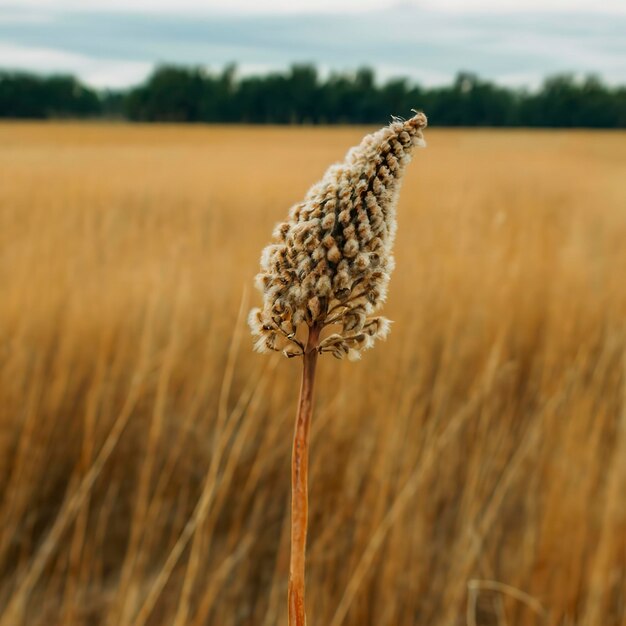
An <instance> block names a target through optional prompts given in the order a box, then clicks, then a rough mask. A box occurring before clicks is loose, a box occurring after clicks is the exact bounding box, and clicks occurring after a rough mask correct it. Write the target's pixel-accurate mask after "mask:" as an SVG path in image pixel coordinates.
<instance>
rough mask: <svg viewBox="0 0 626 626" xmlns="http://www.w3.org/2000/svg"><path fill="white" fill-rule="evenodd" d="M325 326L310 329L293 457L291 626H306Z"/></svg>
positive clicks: (315, 326)
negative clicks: (311, 479)
mask: <svg viewBox="0 0 626 626" xmlns="http://www.w3.org/2000/svg"><path fill="white" fill-rule="evenodd" d="M320 330H321V327H319V326H318V325H313V326H311V327H310V328H309V337H308V339H307V344H306V348H305V350H304V356H303V369H302V384H301V386H300V400H299V401H298V413H297V415H296V425H295V429H294V434H293V450H292V456H291V560H290V563H289V598H288V602H289V626H306V615H305V610H304V561H305V551H306V530H307V518H308V479H307V475H308V465H309V430H310V426H311V414H312V413H313V386H314V383H315V366H316V364H317V356H318V353H317V345H318V342H319V335H320Z"/></svg>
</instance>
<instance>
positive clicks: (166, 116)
mask: <svg viewBox="0 0 626 626" xmlns="http://www.w3.org/2000/svg"><path fill="white" fill-rule="evenodd" d="M413 108H418V109H423V110H424V111H427V113H428V117H429V120H430V122H431V123H432V125H437V126H526V127H563V128H571V127H583V128H584V127H586V128H625V127H626V86H619V87H609V86H607V85H606V84H604V83H603V82H602V81H601V80H600V79H599V78H597V77H595V76H588V77H586V78H583V79H577V78H575V77H574V76H573V75H569V74H562V75H558V76H552V77H550V78H548V79H546V80H545V81H544V83H543V85H542V86H541V87H540V88H539V89H538V90H535V91H528V90H524V89H511V88H505V87H501V86H498V85H496V84H494V83H492V82H490V81H486V80H483V79H481V78H480V77H478V76H477V75H476V74H473V73H469V72H461V73H459V74H458V75H457V76H456V78H455V79H454V81H453V82H452V83H451V84H450V85H447V86H443V87H431V88H425V87H422V86H419V85H417V84H414V83H411V82H409V81H408V80H406V79H403V78H398V79H393V80H390V81H388V82H386V83H384V84H379V83H378V82H377V81H376V77H375V74H374V72H373V71H372V70H371V69H369V68H361V69H359V70H357V71H355V72H351V73H334V74H330V75H329V76H328V77H327V78H325V79H322V78H320V76H319V74H318V72H317V70H316V68H315V67H314V66H311V65H294V66H292V67H291V68H290V69H289V70H287V71H285V72H276V73H271V74H267V75H265V76H246V77H238V76H237V73H236V68H235V66H234V65H231V66H228V67H226V68H224V69H223V70H222V71H221V72H217V73H213V72H210V71H207V70H206V69H204V68H201V67H180V66H172V65H164V66H160V67H157V68H156V69H155V70H154V72H153V73H152V74H151V75H150V76H149V77H148V79H147V80H146V81H145V82H144V83H143V84H141V85H138V86H135V87H131V88H129V89H126V90H121V91H111V90H95V89H92V88H90V87H88V86H86V85H84V84H81V83H80V81H78V80H77V79H76V78H75V77H73V76H69V75H63V76H37V75H33V74H28V73H24V72H7V71H0V117H4V118H38V119H52V118H108V119H127V120H131V121H142V122H220V123H251V124H373V123H384V122H386V121H387V120H388V119H389V115H390V114H391V113H394V114H399V115H408V114H409V112H410V110H411V109H413Z"/></svg>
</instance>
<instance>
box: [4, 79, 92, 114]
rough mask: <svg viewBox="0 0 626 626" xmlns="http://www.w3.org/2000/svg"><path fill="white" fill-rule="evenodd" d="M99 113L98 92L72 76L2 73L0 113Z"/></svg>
mask: <svg viewBox="0 0 626 626" xmlns="http://www.w3.org/2000/svg"><path fill="white" fill-rule="evenodd" d="M100 113H101V104H100V100H99V98H98V95H97V93H96V92H95V91H93V90H92V89H89V88H87V87H85V86H83V85H81V84H80V83H79V82H78V81H77V80H76V79H75V78H74V77H73V76H51V77H45V78H42V77H39V76H34V75H31V74H25V73H12V72H1V73H0V117H15V118H50V117H89V116H95V115H98V114H100Z"/></svg>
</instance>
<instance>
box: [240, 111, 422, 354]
mask: <svg viewBox="0 0 626 626" xmlns="http://www.w3.org/2000/svg"><path fill="white" fill-rule="evenodd" d="M425 127H426V116H425V115H424V114H423V113H416V114H415V115H414V117H412V118H411V119H409V120H406V121H404V120H400V119H395V118H394V121H393V122H392V123H391V124H390V125H389V126H386V127H385V128H382V129H381V130H379V131H377V132H375V133H373V134H371V135H367V136H366V137H365V138H364V139H363V140H362V141H361V143H360V145H358V146H356V147H354V148H352V149H351V150H349V151H348V154H347V155H346V157H345V160H344V161H343V162H341V163H337V164H335V165H333V166H331V167H330V168H329V169H328V170H327V171H326V173H325V174H324V177H323V178H322V180H321V181H320V182H318V183H317V184H316V185H314V186H313V187H311V189H310V190H309V192H308V193H307V195H306V197H305V199H304V201H303V202H300V203H299V204H296V205H295V206H293V207H292V208H291V209H290V211H289V217H288V218H287V221H285V222H283V223H281V224H278V225H277V226H276V229H275V230H274V240H275V241H274V243H272V244H270V245H269V246H267V247H266V248H265V249H264V250H263V253H262V255H261V272H260V273H259V274H258V275H257V287H258V288H259V290H260V291H261V292H262V293H263V307H262V308H261V309H253V310H252V311H251V312H250V317H249V324H250V327H251V329H252V334H253V335H254V336H255V338H256V340H257V341H256V346H255V347H256V349H257V350H259V351H260V352H265V351H267V350H279V351H283V352H284V354H285V355H286V356H297V355H299V354H301V353H302V351H303V346H302V344H301V343H300V342H299V341H298V340H297V338H296V332H297V330H298V327H299V326H300V325H301V324H303V323H306V324H307V325H308V326H309V327H311V326H314V325H317V326H318V327H320V328H323V327H330V331H329V332H330V334H328V335H327V336H326V337H325V338H323V339H322V340H321V342H320V343H319V346H318V348H317V349H318V350H319V351H320V352H330V353H331V354H333V356H335V357H337V358H343V357H344V356H347V357H349V358H351V359H355V358H359V357H360V353H361V351H362V350H364V349H367V348H370V347H371V346H372V345H373V343H374V341H375V340H376V339H383V338H385V337H386V336H387V334H388V332H389V325H390V322H389V321H388V320H387V319H385V318H383V317H372V315H373V314H374V313H375V312H376V311H377V310H378V309H379V308H380V307H381V305H382V304H383V302H384V301H385V298H386V295H387V286H388V283H389V277H390V274H391V272H392V270H393V267H394V259H393V255H392V246H393V241H394V238H395V233H396V202H397V199H398V193H399V190H400V182H401V179H402V175H403V173H404V169H405V167H406V165H407V164H408V163H409V161H410V160H411V155H412V152H413V148H414V147H416V146H423V145H425V144H424V140H423V137H422V129H423V128H425Z"/></svg>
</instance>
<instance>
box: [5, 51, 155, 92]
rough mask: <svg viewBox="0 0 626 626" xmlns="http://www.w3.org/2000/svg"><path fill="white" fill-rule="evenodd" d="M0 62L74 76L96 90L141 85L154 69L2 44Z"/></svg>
mask: <svg viewBox="0 0 626 626" xmlns="http://www.w3.org/2000/svg"><path fill="white" fill-rule="evenodd" d="M0 59H8V60H9V62H8V63H6V61H5V66H4V67H5V68H6V69H12V70H29V71H37V72H38V73H39V72H43V73H50V74H54V73H71V74H75V75H77V76H80V78H81V79H82V80H83V81H85V82H86V83H87V84H90V85H93V86H94V87H110V88H122V87H127V86H129V85H133V84H136V83H138V82H141V81H142V80H144V79H145V78H146V76H147V75H148V74H149V72H150V71H151V69H152V63H150V62H141V61H139V62H138V61H124V60H119V59H106V58H104V59H97V58H93V57H89V56H85V55H82V54H75V53H72V52H65V51H63V50H55V49H52V48H40V47H24V46H19V45H12V44H3V43H0Z"/></svg>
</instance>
